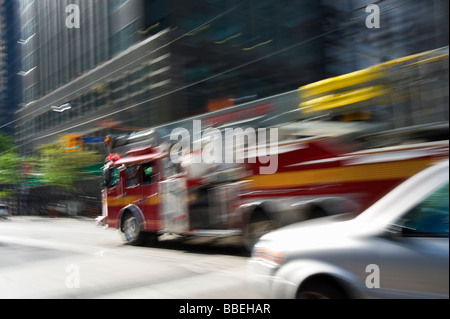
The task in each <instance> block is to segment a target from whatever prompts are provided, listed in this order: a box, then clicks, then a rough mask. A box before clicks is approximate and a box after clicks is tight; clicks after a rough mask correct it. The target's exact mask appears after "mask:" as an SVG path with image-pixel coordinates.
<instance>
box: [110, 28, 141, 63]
mask: <svg viewBox="0 0 450 319" xmlns="http://www.w3.org/2000/svg"><path fill="white" fill-rule="evenodd" d="M136 32H137V23H136V22H132V23H130V24H129V25H127V26H126V27H124V28H123V29H122V30H120V31H119V32H117V33H116V34H114V35H113V36H112V37H111V43H110V54H111V57H113V56H115V55H117V54H118V53H120V52H122V51H125V50H126V49H128V48H129V47H130V46H132V45H133V44H134V43H136V41H137V36H136Z"/></svg>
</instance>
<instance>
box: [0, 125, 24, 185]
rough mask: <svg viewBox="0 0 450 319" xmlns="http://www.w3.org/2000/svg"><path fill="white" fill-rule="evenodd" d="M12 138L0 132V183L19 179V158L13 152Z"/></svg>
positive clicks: (9, 182) (5, 183)
mask: <svg viewBox="0 0 450 319" xmlns="http://www.w3.org/2000/svg"><path fill="white" fill-rule="evenodd" d="M13 141H14V140H13V138H12V137H10V136H6V135H4V134H2V133H0V185H11V184H16V183H17V182H19V181H20V158H19V156H18V155H17V154H16V152H15V146H14V142H13Z"/></svg>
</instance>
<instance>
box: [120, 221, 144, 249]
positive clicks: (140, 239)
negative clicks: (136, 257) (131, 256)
mask: <svg viewBox="0 0 450 319" xmlns="http://www.w3.org/2000/svg"><path fill="white" fill-rule="evenodd" d="M122 231H123V234H124V236H125V240H126V242H127V243H128V244H130V245H133V246H139V245H143V244H144V243H145V242H146V240H147V234H146V233H144V232H142V231H141V227H140V225H139V221H138V220H137V218H136V217H135V216H134V215H132V214H128V215H127V216H125V217H124V222H123V227H122Z"/></svg>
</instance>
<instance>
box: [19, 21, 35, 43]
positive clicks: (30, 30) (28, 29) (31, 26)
mask: <svg viewBox="0 0 450 319" xmlns="http://www.w3.org/2000/svg"><path fill="white" fill-rule="evenodd" d="M35 33H36V18H33V19H32V20H31V21H30V22H28V23H27V24H26V25H25V26H24V27H23V29H22V32H21V38H22V40H23V41H25V40H27V39H29V38H30V37H31V36H32V35H34V34H35Z"/></svg>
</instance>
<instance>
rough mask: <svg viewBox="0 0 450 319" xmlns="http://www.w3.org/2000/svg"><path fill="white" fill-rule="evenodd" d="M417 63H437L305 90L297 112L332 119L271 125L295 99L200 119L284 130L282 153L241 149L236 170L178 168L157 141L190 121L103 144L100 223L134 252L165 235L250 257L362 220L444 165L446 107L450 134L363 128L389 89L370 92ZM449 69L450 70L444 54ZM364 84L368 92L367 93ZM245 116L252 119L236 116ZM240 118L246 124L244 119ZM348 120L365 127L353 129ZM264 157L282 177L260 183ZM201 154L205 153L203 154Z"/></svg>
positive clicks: (167, 146) (420, 128)
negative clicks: (281, 235)
mask: <svg viewBox="0 0 450 319" xmlns="http://www.w3.org/2000/svg"><path fill="white" fill-rule="evenodd" d="M436 56H438V57H439V56H441V55H436V54H434V55H433V56H432V58H433V57H436ZM444 56H445V55H444ZM418 58H420V59H422V60H421V61H427V62H424V63H431V62H430V60H429V59H430V57H429V56H428V55H426V56H420V57H414V58H411V59H407V58H404V59H402V60H401V61H398V62H397V63H394V62H392V61H391V62H390V63H387V64H384V65H383V66H381V67H375V68H371V69H370V70H366V71H367V72H358V73H355V74H353V75H348V76H346V77H340V78H337V79H334V80H327V81H325V82H323V83H321V84H320V83H318V84H313V85H311V86H307V87H304V88H301V89H300V90H299V91H300V93H302V92H303V98H302V99H301V101H300V102H301V103H297V105H296V106H295V107H298V105H300V107H305V108H308V112H311V108H316V109H317V113H318V114H321V112H324V111H327V112H328V114H327V116H326V117H325V116H322V117H318V118H314V120H311V119H310V120H307V121H305V120H304V119H305V118H302V120H301V121H295V122H290V123H286V122H285V120H284V119H285V115H286V114H291V113H292V112H291V111H289V110H287V111H286V109H283V110H282V112H280V111H279V110H280V109H282V108H281V107H280V108H278V111H279V112H278V113H277V114H276V116H274V114H273V109H274V108H277V105H278V103H281V101H282V102H283V103H284V102H286V101H287V100H288V101H291V102H292V101H293V100H292V99H291V95H289V97H286V96H281V95H280V96H276V97H272V98H269V99H268V100H267V99H266V100H263V101H257V102H254V103H253V104H247V105H244V106H239V107H236V108H232V109H230V110H225V111H220V112H216V113H214V114H206V115H204V116H202V117H197V118H196V119H200V120H202V119H203V120H206V121H205V122H206V123H207V125H208V126H209V127H211V126H214V125H216V126H217V127H219V128H221V129H223V128H224V125H225V126H226V125H229V126H230V127H234V128H236V127H239V126H242V125H247V126H250V125H251V124H254V123H257V125H259V127H262V126H264V125H267V123H270V121H268V120H267V117H266V118H265V117H264V114H265V112H266V113H268V114H269V115H270V116H269V118H270V119H274V118H277V119H278V120H279V123H277V124H274V123H271V124H270V126H271V127H276V128H277V129H278V143H276V145H273V144H271V143H268V142H267V143H266V144H264V145H262V146H261V145H258V147H257V148H255V147H253V146H252V145H250V146H249V145H245V146H244V147H243V148H242V149H240V151H242V152H243V153H244V156H243V158H244V161H243V162H240V163H230V164H227V165H221V164H220V163H212V164H211V163H204V162H197V163H196V162H194V161H192V158H193V156H195V154H194V153H195V147H194V151H191V152H189V153H188V154H186V156H185V157H184V160H182V161H180V162H175V161H174V160H173V158H172V154H173V152H172V151H173V147H174V144H175V142H173V141H171V140H168V139H167V138H166V139H164V138H159V137H158V136H159V135H158V132H160V131H170V130H171V129H173V128H176V127H183V126H184V127H187V124H188V123H192V121H193V120H194V119H188V120H185V121H180V122H177V123H171V124H169V125H166V126H164V127H162V128H156V129H152V130H147V131H141V132H136V133H133V134H130V135H126V136H123V137H116V138H113V137H110V138H109V140H108V141H107V144H108V145H109V149H110V151H111V155H110V156H109V157H108V158H107V164H106V165H105V167H104V175H105V189H104V191H103V218H102V220H101V221H99V223H105V224H107V225H108V226H109V227H111V228H117V229H120V230H121V231H122V232H123V233H124V236H125V239H126V241H127V242H128V243H130V244H133V245H135V244H142V243H143V242H145V241H148V240H156V238H157V237H158V235H161V234H176V235H177V236H182V237H197V238H199V237H206V238H222V237H227V238H229V237H235V238H239V239H241V240H242V243H244V244H245V245H246V246H247V247H248V248H250V247H252V245H253V244H254V243H255V242H256V240H257V239H258V238H259V237H260V236H261V235H262V234H263V233H265V232H267V231H270V230H272V229H275V228H277V227H280V226H284V225H288V224H291V223H294V222H299V221H303V220H307V219H312V218H317V217H323V216H327V215H337V214H342V213H349V214H358V213H360V212H362V211H363V210H364V209H365V208H367V207H368V206H370V205H371V204H372V203H373V202H374V201H376V200H377V199H378V198H380V197H381V196H383V195H384V194H385V193H387V192H388V191H389V190H391V189H392V188H393V187H395V186H396V185H398V184H399V183H401V182H402V181H403V180H405V179H406V178H408V177H410V176H411V175H413V174H415V173H416V172H418V171H420V170H422V169H423V168H425V167H427V166H429V165H431V164H433V163H434V162H436V161H439V160H441V159H443V158H448V107H447V115H446V116H447V123H446V124H445V123H444V124H442V123H437V124H436V123H425V125H410V126H405V127H400V128H394V129H392V127H390V128H391V129H390V130H385V127H383V128H380V126H378V124H377V123H372V122H370V121H365V120H364V119H363V120H361V117H365V116H369V118H370V116H371V115H367V114H368V113H370V111H366V110H367V105H368V103H369V102H368V101H369V100H370V103H369V104H371V105H373V104H374V103H379V101H378V100H377V99H378V98H380V97H381V98H382V99H385V98H386V96H385V95H386V94H387V93H386V92H388V90H387V89H386V87H380V86H377V85H373V84H372V83H369V82H370V81H378V80H379V79H380V77H383V76H385V74H386V72H387V68H390V67H392V66H393V65H394V66H398V64H399V63H401V64H404V63H405V62H406V63H414V64H415V65H416V66H417V65H420V63H418V61H417V59H418ZM440 59H443V58H442V57H441V58H440ZM446 59H447V60H446V61H447V68H448V52H447V54H446ZM433 61H440V60H439V59H435V60H433ZM419 62H420V61H419ZM409 66H410V65H409V64H407V67H409ZM380 70H382V73H383V74H382V75H380V74H379V73H378V72H380ZM396 71H398V70H396ZM373 72H377V74H375V75H374V73H373ZM361 78H363V79H364V81H365V83H366V84H367V83H369V84H370V85H369V84H367V85H369V86H367V87H364V86H362V84H363V83H364V81H363V80H361ZM383 79H384V80H386V79H385V78H383ZM352 86H356V88H353V89H352ZM342 90H345V91H344V92H343V91H342ZM331 91H335V92H334V93H330V92H331ZM296 94H298V92H297V93H296ZM324 94H325V95H324ZM317 95H324V96H319V97H317ZM330 95H331V96H330ZM304 96H308V97H309V100H308V99H306V100H305V99H304ZM374 99H375V100H374ZM347 106H348V108H346V107H347ZM251 108H254V110H259V111H258V112H257V113H258V114H256V115H257V116H256V117H255V118H251V116H253V115H254V113H255V112H252V111H248V110H249V109H251ZM241 109H245V110H247V111H245V112H239V110H241ZM355 110H356V111H358V112H359V113H358V112H355ZM360 110H365V111H364V112H360ZM239 114H245V119H242V118H239ZM302 114H304V112H303V113H302ZM349 114H350V115H349ZM348 116H350V117H351V119H352V120H355V117H356V119H357V120H359V121H356V122H355V121H351V120H348ZM224 118H227V120H226V121H224V120H223V119H224ZM310 118H311V117H310ZM281 119H282V120H281ZM245 120H247V122H246V121H245ZM250 120H251V121H250ZM230 121H235V123H229V122H230ZM243 123H245V124H243ZM249 123H251V124H249ZM191 125H192V124H191ZM219 125H221V126H219ZM202 129H203V130H204V129H205V128H202ZM186 130H187V131H188V129H187V128H186ZM191 132H192V131H191ZM194 135H195V133H194ZM200 137H201V135H200ZM419 139H420V140H419ZM247 141H248V140H247ZM388 141H393V142H392V144H389V143H388ZM194 142H195V139H194ZM194 142H193V143H194ZM200 145H202V144H201V142H200ZM203 145H204V144H203ZM261 147H262V148H264V149H265V151H267V152H268V153H266V154H273V155H274V156H276V160H277V169H276V171H275V172H274V173H273V174H262V173H261V168H264V167H266V166H267V161H261V160H260V157H258V152H259V149H260V148H261ZM272 148H275V151H273V152H272V151H271V150H272ZM198 150H199V151H200V152H202V151H204V148H202V147H200V148H199V149H198ZM222 151H223V152H224V153H225V152H234V151H236V150H229V149H228V150H227V149H226V148H224V149H223V150H222ZM256 157H257V158H256Z"/></svg>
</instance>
